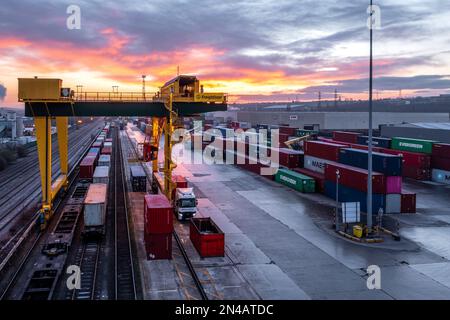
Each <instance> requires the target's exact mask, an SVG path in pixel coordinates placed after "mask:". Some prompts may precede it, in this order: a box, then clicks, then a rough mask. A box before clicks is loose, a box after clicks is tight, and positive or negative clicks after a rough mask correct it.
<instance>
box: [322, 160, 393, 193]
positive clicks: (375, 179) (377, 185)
mask: <svg viewBox="0 0 450 320" xmlns="http://www.w3.org/2000/svg"><path fill="white" fill-rule="evenodd" d="M337 170H339V176H340V177H339V184H341V185H343V186H346V187H349V188H352V189H356V190H359V191H363V192H367V177H368V172H367V170H364V169H360V168H356V167H352V166H347V165H344V164H340V163H327V164H325V180H329V181H332V182H337V176H336V171H337ZM372 191H373V193H378V194H385V193H386V180H385V177H384V175H383V174H381V173H378V172H373V175H372Z"/></svg>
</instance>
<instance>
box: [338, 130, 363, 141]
mask: <svg viewBox="0 0 450 320" xmlns="http://www.w3.org/2000/svg"><path fill="white" fill-rule="evenodd" d="M360 135H361V133H358V132H346V131H333V140H335V141H342V142H348V143H354V144H357V143H358V137H359V136H360Z"/></svg>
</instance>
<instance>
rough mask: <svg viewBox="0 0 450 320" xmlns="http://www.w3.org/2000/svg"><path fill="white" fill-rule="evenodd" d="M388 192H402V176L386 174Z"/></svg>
mask: <svg viewBox="0 0 450 320" xmlns="http://www.w3.org/2000/svg"><path fill="white" fill-rule="evenodd" d="M385 180H386V193H401V192H402V177H400V176H386V177H385Z"/></svg>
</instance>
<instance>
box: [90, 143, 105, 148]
mask: <svg viewBox="0 0 450 320" xmlns="http://www.w3.org/2000/svg"><path fill="white" fill-rule="evenodd" d="M92 147H94V148H101V147H103V144H102V142H101V141H96V142H94V143H93V144H92Z"/></svg>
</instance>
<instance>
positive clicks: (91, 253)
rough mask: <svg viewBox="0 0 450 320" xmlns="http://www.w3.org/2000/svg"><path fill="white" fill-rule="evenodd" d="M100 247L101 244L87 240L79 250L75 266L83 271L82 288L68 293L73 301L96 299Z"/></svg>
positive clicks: (93, 240)
mask: <svg viewBox="0 0 450 320" xmlns="http://www.w3.org/2000/svg"><path fill="white" fill-rule="evenodd" d="M100 246H101V245H100V242H98V241H96V240H95V239H91V240H85V241H84V242H83V245H82V246H81V247H80V248H79V249H78V252H77V257H76V260H75V261H76V262H75V265H77V266H79V267H80V269H81V286H80V289H77V290H73V291H72V293H70V292H69V293H68V295H69V297H70V299H71V300H94V299H95V293H96V291H95V287H96V281H97V270H98V262H99V256H100Z"/></svg>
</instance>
